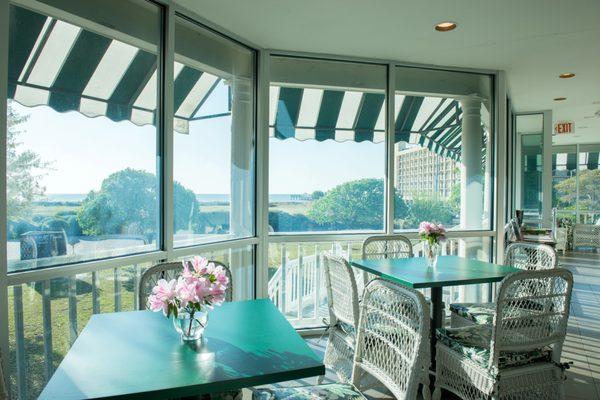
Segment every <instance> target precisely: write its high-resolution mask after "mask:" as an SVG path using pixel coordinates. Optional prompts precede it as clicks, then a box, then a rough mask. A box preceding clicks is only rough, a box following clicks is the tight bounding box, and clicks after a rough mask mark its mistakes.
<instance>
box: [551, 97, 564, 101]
mask: <svg viewBox="0 0 600 400" xmlns="http://www.w3.org/2000/svg"><path fill="white" fill-rule="evenodd" d="M566 99H567V98H566V97H555V98H554V101H563V100H566Z"/></svg>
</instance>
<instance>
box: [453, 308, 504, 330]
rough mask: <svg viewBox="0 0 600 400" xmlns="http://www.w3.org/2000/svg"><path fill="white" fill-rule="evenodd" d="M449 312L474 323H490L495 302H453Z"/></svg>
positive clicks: (492, 318) (494, 309)
mask: <svg viewBox="0 0 600 400" xmlns="http://www.w3.org/2000/svg"><path fill="white" fill-rule="evenodd" d="M450 312H452V313H454V314H456V315H458V316H461V317H463V318H465V319H468V320H469V321H472V322H474V323H476V324H480V325H481V324H491V323H492V322H493V320H494V313H495V312H496V303H454V304H450Z"/></svg>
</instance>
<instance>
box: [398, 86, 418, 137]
mask: <svg viewBox="0 0 600 400" xmlns="http://www.w3.org/2000/svg"><path fill="white" fill-rule="evenodd" d="M421 104H423V97H415V96H406V97H405V98H404V101H403V102H402V107H401V108H400V112H399V113H398V117H397V118H396V124H395V134H394V140H395V141H396V143H397V142H401V141H405V142H408V141H409V140H410V132H411V130H412V126H413V124H414V123H415V118H416V117H417V114H418V113H419V108H420V107H421Z"/></svg>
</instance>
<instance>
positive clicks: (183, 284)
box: [175, 277, 199, 308]
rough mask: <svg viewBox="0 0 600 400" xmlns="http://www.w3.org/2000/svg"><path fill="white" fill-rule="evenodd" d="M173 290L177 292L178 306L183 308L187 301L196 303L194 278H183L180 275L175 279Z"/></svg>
mask: <svg viewBox="0 0 600 400" xmlns="http://www.w3.org/2000/svg"><path fill="white" fill-rule="evenodd" d="M175 292H176V293H177V298H178V299H179V303H180V306H181V307H183V308H185V307H187V306H188V304H189V303H196V302H198V301H199V298H198V297H197V295H196V282H195V278H191V279H185V278H183V277H180V278H179V279H178V281H177V286H176V289H175Z"/></svg>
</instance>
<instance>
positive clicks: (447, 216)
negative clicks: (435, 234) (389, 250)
mask: <svg viewBox="0 0 600 400" xmlns="http://www.w3.org/2000/svg"><path fill="white" fill-rule="evenodd" d="M453 217H454V213H453V212H452V209H451V207H450V206H449V205H448V204H447V203H446V202H444V201H441V200H437V199H432V198H428V197H416V198H415V199H413V201H412V203H411V205H410V216H409V217H408V219H407V221H406V226H405V228H417V227H418V226H419V224H420V223H421V222H422V221H430V222H435V223H438V224H445V225H448V224H451V223H452V218H453Z"/></svg>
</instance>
